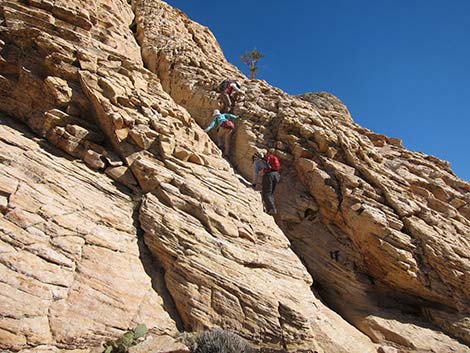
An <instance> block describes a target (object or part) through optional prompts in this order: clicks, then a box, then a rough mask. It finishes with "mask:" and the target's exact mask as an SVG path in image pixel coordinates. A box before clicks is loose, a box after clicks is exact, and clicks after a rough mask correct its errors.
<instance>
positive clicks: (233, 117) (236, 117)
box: [224, 113, 239, 120]
mask: <svg viewBox="0 0 470 353" xmlns="http://www.w3.org/2000/svg"><path fill="white" fill-rule="evenodd" d="M224 115H225V118H229V119H232V120H235V119H238V118H239V116H238V115H233V114H228V113H226V114H224Z"/></svg>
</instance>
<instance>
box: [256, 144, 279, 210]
mask: <svg viewBox="0 0 470 353" xmlns="http://www.w3.org/2000/svg"><path fill="white" fill-rule="evenodd" d="M263 160H264V161H265V162H266V168H264V170H263V186H262V189H261V195H262V197H263V203H264V207H265V208H266V212H267V213H268V214H270V215H275V214H276V213H277V210H276V205H275V203H274V191H275V190H276V186H277V184H278V183H279V180H280V179H281V176H280V175H279V169H280V166H281V163H280V162H279V159H278V158H277V156H275V155H274V154H272V153H266V154H265V155H264V156H263Z"/></svg>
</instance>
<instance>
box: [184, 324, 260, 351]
mask: <svg viewBox="0 0 470 353" xmlns="http://www.w3.org/2000/svg"><path fill="white" fill-rule="evenodd" d="M182 339H183V342H184V343H185V344H186V345H187V346H188V347H189V349H190V350H191V352H192V353H254V352H256V350H255V349H254V348H253V347H251V346H250V345H249V344H248V343H247V342H246V341H245V340H244V339H243V338H241V337H240V336H238V335H237V334H236V333H234V332H232V331H227V330H221V329H215V330H211V331H204V332H201V333H196V334H188V333H186V334H184V335H183V337H182Z"/></svg>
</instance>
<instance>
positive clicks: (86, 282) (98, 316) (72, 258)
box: [0, 117, 177, 351]
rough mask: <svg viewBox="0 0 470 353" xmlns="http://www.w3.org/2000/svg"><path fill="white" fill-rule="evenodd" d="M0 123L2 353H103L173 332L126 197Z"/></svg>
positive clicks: (132, 204)
mask: <svg viewBox="0 0 470 353" xmlns="http://www.w3.org/2000/svg"><path fill="white" fill-rule="evenodd" d="M0 119H1V120H0V121H1V124H0V151H1V152H0V160H1V164H2V168H1V169H0V195H1V196H0V197H1V199H2V207H1V212H2V216H1V218H0V229H1V232H0V248H1V251H0V272H1V276H0V278H1V280H0V297H1V300H0V302H1V309H2V310H1V312H2V316H1V318H0V344H1V347H2V349H9V350H10V349H11V350H15V351H16V350H18V349H21V348H24V347H27V346H33V347H34V346H39V345H50V346H58V347H67V348H73V347H75V348H78V347H83V345H84V344H85V345H86V346H93V345H99V343H100V342H101V341H102V340H104V339H105V338H107V337H110V336H113V335H117V334H120V333H122V331H123V330H126V329H127V328H129V327H135V326H136V325H137V324H138V323H141V322H143V323H146V324H147V325H148V326H149V327H154V328H155V329H158V330H161V331H164V332H168V333H171V332H173V333H174V332H176V331H177V328H176V324H175V322H174V320H173V319H172V318H171V317H170V315H169V314H168V307H165V303H164V300H163V297H166V298H167V297H168V295H167V294H165V292H164V291H160V294H162V295H163V297H162V296H161V295H160V294H159V291H157V290H156V289H158V287H157V284H155V283H152V281H156V280H157V279H158V278H162V277H161V273H159V270H158V267H156V266H155V262H154V261H153V259H152V257H151V255H150V254H149V253H148V251H146V250H145V248H144V247H143V244H142V240H140V241H139V240H138V237H137V232H138V228H136V222H137V220H135V215H134V213H135V207H136V202H135V201H134V200H133V199H132V197H131V196H130V195H129V193H128V192H122V191H119V190H118V189H117V188H116V187H115V186H114V185H113V184H112V181H111V180H110V179H109V178H107V177H106V176H104V175H103V174H100V173H96V172H93V171H91V170H90V169H88V168H84V165H83V163H77V162H74V161H71V160H70V158H68V157H67V156H66V155H64V154H62V153H60V152H59V151H58V150H57V149H56V148H55V147H53V146H51V145H50V144H48V143H44V141H41V140H35V139H34V137H33V136H32V135H31V134H30V133H29V132H27V131H25V129H24V127H21V126H18V124H15V123H13V122H12V121H11V120H9V119H6V118H4V117H1V118H0ZM167 300H170V299H169V298H167ZM169 305H170V307H171V305H172V304H171V302H170V304H169Z"/></svg>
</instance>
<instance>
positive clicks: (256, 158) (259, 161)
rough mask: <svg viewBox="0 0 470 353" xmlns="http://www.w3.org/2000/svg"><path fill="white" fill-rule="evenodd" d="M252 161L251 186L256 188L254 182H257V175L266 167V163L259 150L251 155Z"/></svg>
mask: <svg viewBox="0 0 470 353" xmlns="http://www.w3.org/2000/svg"><path fill="white" fill-rule="evenodd" d="M251 159H252V161H253V180H252V184H251V185H252V186H253V188H254V189H256V184H258V176H259V174H260V172H262V171H263V170H264V169H266V168H267V167H268V165H267V164H266V161H265V160H264V159H263V154H262V153H260V152H256V153H255V154H254V155H253V156H252V157H251Z"/></svg>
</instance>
